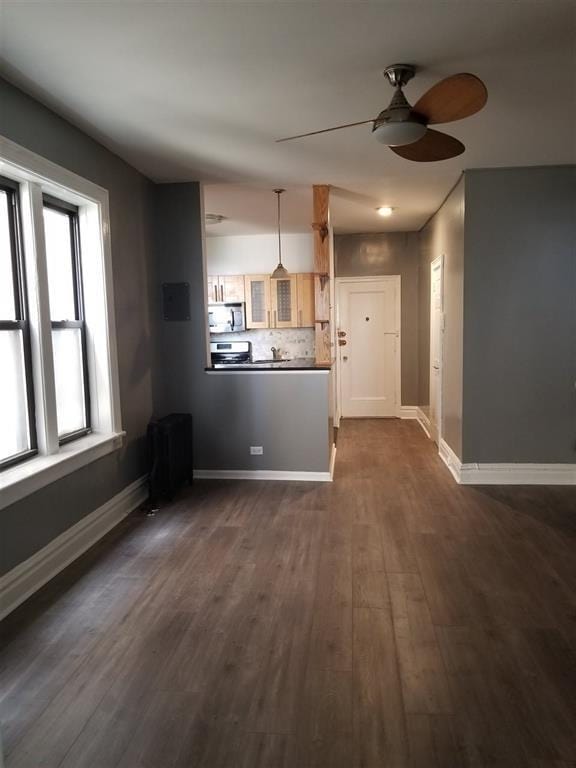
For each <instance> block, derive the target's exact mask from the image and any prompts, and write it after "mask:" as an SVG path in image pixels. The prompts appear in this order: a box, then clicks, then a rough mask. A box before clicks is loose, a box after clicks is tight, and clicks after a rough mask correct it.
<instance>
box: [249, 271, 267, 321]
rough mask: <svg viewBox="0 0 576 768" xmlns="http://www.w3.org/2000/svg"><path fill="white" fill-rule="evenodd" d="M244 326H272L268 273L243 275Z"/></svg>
mask: <svg viewBox="0 0 576 768" xmlns="http://www.w3.org/2000/svg"><path fill="white" fill-rule="evenodd" d="M244 292H245V296H246V327H247V328H272V327H273V326H272V325H271V324H270V323H271V316H270V277H269V275H244Z"/></svg>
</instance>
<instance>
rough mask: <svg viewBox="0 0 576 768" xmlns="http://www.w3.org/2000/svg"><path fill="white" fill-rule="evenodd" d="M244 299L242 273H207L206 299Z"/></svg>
mask: <svg viewBox="0 0 576 768" xmlns="http://www.w3.org/2000/svg"><path fill="white" fill-rule="evenodd" d="M244 300H245V293H244V275H208V301H244Z"/></svg>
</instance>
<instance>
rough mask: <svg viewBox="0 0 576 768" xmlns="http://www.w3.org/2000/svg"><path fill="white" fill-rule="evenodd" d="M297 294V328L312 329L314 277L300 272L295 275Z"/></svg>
mask: <svg viewBox="0 0 576 768" xmlns="http://www.w3.org/2000/svg"><path fill="white" fill-rule="evenodd" d="M296 286H297V294H298V301H297V303H298V327H299V328H312V327H314V275H313V274H311V273H308V272H301V273H299V274H297V275H296Z"/></svg>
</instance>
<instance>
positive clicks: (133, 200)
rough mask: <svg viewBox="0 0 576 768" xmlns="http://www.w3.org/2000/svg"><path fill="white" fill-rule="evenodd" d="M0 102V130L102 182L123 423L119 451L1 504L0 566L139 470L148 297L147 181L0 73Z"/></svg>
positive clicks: (145, 406)
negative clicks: (122, 442)
mask: <svg viewBox="0 0 576 768" xmlns="http://www.w3.org/2000/svg"><path fill="white" fill-rule="evenodd" d="M0 104H1V108H0V133H1V134H3V135H4V136H6V137H7V138H9V139H11V140H12V141H15V142H17V143H18V144H20V145H22V146H24V147H27V148H28V149H30V150H32V151H34V152H37V153H38V154H40V155H42V156H43V157H46V158H48V159H49V160H52V161H53V162H55V163H58V164H59V165H62V166H64V167H65V168H68V169H70V170H71V171H74V172H76V173H78V174H79V175H81V176H83V177H85V178H87V179H90V180H91V181H94V182H96V183H97V184H100V185H101V186H103V187H105V188H106V189H108V190H109V193H110V218H111V241H112V260H113V270H114V292H115V307H116V320H117V334H118V357H119V364H120V393H121V404H122V421H123V426H124V429H126V431H127V442H126V445H125V447H124V448H123V449H122V450H121V451H118V452H114V453H112V454H110V455H108V456H106V457H104V458H102V459H100V460H99V461H97V462H95V463H94V464H92V465H90V466H89V467H86V468H84V469H82V470H80V471H78V472H75V473H73V474H71V475H68V476H67V477H65V478H63V479H61V480H59V481H57V482H55V483H53V484H52V485H50V486H48V487H47V488H45V489H43V490H41V491H38V492H37V493H35V494H33V495H31V496H29V497H27V498H26V499H23V500H21V501H19V502H18V503H16V504H14V505H12V506H11V507H8V508H6V509H3V510H1V513H0V539H1V540H2V546H1V548H0V560H1V563H0V568H1V570H2V572H4V571H6V570H9V569H10V568H12V567H13V566H15V565H16V564H17V563H19V562H21V561H22V560H25V559H26V558H28V557H30V556H31V555H32V554H34V552H36V551H37V550H38V549H40V548H41V547H43V546H45V545H46V544H47V543H48V542H49V541H50V540H51V539H53V538H54V537H55V536H57V535H58V534H60V533H62V532H63V531H64V530H65V529H66V528H68V527H70V526H71V525H73V524H74V523H76V522H78V520H80V519H81V518H82V517H83V516H85V515H86V514H88V513H89V512H91V511H93V510H94V509H96V508H97V507H98V506H100V505H101V504H103V503H104V502H105V501H106V500H107V499H109V498H110V497H111V496H113V495H114V494H115V493H117V492H118V491H119V490H120V489H122V488H123V487H125V486H126V485H128V484H129V483H130V482H132V481H133V480H135V479H136V478H137V477H139V476H140V475H141V474H142V473H143V472H144V469H145V464H144V452H143V447H144V446H143V435H144V432H145V429H146V424H147V422H148V420H149V418H150V416H151V413H152V379H151V367H152V363H151V360H152V358H151V343H150V317H149V301H148V291H149V278H148V274H149V263H150V261H149V259H150V256H151V249H150V233H149V218H150V201H151V189H152V184H151V183H150V182H149V181H148V180H147V179H146V178H144V177H143V176H142V175H141V174H139V173H138V172H137V171H135V170H134V169H133V168H131V167H130V166H129V165H127V164H126V163H125V162H123V161H122V160H120V158H118V157H117V156H115V155H113V154H112V153H111V152H109V151H108V150H107V149H105V148H104V147H103V146H101V145H100V144H98V143H97V142H95V141H93V140H92V139H90V138H89V137H88V136H86V135H85V134H84V133H82V132H81V131H80V130H78V129H77V128H75V127H73V126H72V125H70V123H68V122H66V121H65V120H63V119H62V118H60V117H58V116H57V115H56V114H55V113H53V112H51V111H50V110H49V109H47V108H46V107H44V106H42V105H41V104H39V103H38V102H37V101H35V100H34V99H32V98H30V97H28V96H26V95H25V94H24V93H22V92H21V91H19V90H18V89H17V88H14V87H13V86H12V85H10V84H8V83H7V82H6V81H4V80H2V79H0Z"/></svg>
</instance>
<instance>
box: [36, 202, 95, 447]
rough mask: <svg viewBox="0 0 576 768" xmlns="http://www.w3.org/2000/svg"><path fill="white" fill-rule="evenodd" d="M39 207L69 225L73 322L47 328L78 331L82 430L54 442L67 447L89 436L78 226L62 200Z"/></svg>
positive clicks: (71, 207) (72, 207)
mask: <svg viewBox="0 0 576 768" xmlns="http://www.w3.org/2000/svg"><path fill="white" fill-rule="evenodd" d="M42 203H43V205H44V207H45V208H51V209H52V210H55V211H58V212H60V213H64V214H66V215H67V216H68V220H69V225H70V242H71V243H72V276H73V280H74V312H75V315H76V317H75V319H74V320H51V321H50V327H51V328H52V329H58V328H79V329H80V339H81V343H80V346H81V351H82V377H83V383H84V417H85V421H86V426H85V427H83V428H82V429H77V430H75V431H74V432H67V433H66V434H64V435H60V436H59V438H58V442H59V444H60V445H64V444H65V443H70V442H72V441H73V440H77V439H78V438H80V437H84V436H85V435H89V434H90V433H91V432H92V426H91V419H90V380H89V378H88V345H87V341H86V320H85V316H84V287H83V282H82V258H81V251H80V226H79V217H78V206H76V205H73V204H72V203H67V202H65V201H64V200H59V199H58V198H55V197H52V196H51V195H47V194H44V195H42Z"/></svg>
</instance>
